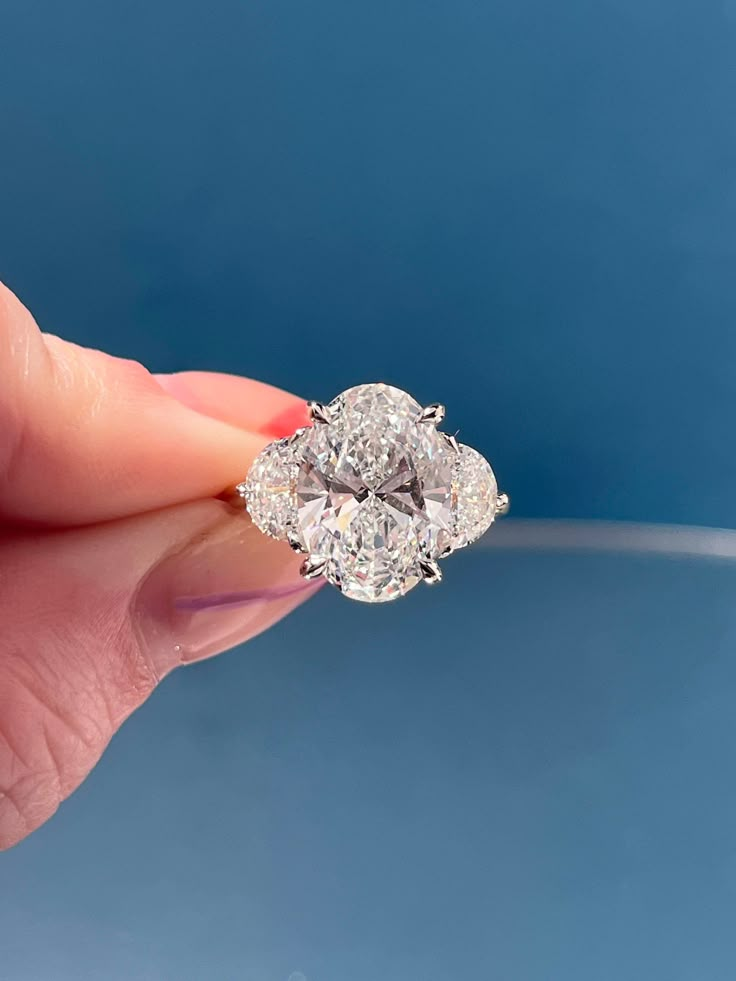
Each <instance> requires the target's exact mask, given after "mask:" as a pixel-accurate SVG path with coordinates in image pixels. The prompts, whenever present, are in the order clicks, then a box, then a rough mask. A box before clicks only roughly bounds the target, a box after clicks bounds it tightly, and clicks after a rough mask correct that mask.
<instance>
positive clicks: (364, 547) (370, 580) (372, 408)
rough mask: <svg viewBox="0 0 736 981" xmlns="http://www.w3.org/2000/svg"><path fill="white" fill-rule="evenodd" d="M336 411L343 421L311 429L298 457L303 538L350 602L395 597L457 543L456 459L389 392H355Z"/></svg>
mask: <svg viewBox="0 0 736 981" xmlns="http://www.w3.org/2000/svg"><path fill="white" fill-rule="evenodd" d="M330 408H331V411H332V412H333V415H334V421H333V422H330V423H328V424H320V425H317V426H315V427H314V428H313V429H311V430H310V431H308V432H307V433H306V434H305V436H304V438H303V440H302V441H301V445H300V447H299V450H298V454H297V458H298V470H297V483H296V504H297V517H296V523H297V526H298V531H299V534H300V536H301V538H302V540H303V542H304V544H305V546H306V548H307V550H308V551H309V553H310V555H312V556H313V557H320V558H324V559H325V560H326V561H327V566H326V572H325V574H326V576H327V578H328V579H329V580H330V582H332V583H333V584H334V585H336V586H339V587H340V589H341V590H342V591H343V593H345V594H346V595H347V596H350V597H352V598H353V599H359V600H364V601H367V602H373V603H375V602H383V601H385V600H390V599H394V598H395V597H396V596H400V595H402V594H404V593H406V592H408V590H410V589H411V588H412V587H413V586H415V585H416V584H417V583H418V582H419V580H420V579H421V570H420V561H421V559H422V558H437V557H438V556H439V555H440V553H441V552H442V551H443V550H444V549H445V548H446V547H447V546H448V545H449V544H450V543H451V541H452V535H453V532H454V529H455V517H454V514H453V489H452V475H453V463H454V459H455V454H454V452H453V451H452V449H451V448H450V447H449V446H448V444H447V443H446V442H445V440H444V439H443V438H442V436H441V435H440V434H439V433H438V432H437V430H436V429H435V428H434V426H432V425H431V424H428V423H421V422H419V421H418V420H419V414H420V411H421V407H420V406H419V404H418V403H417V402H416V401H415V400H414V399H413V398H411V396H409V395H407V394H406V392H402V391H400V390H399V389H397V388H392V387H391V386H389V385H382V384H377V385H360V386H358V387H356V388H351V389H349V390H348V391H347V392H344V393H343V394H342V395H341V396H339V397H338V398H337V399H336V400H335V401H334V402H333V403H331V406H330Z"/></svg>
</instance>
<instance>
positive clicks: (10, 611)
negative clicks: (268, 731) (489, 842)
mask: <svg viewBox="0 0 736 981" xmlns="http://www.w3.org/2000/svg"><path fill="white" fill-rule="evenodd" d="M304 423H306V409H305V406H304V403H303V402H302V401H300V400H299V399H297V398H295V397H294V396H292V395H288V394H286V393H284V392H281V391H278V390H277V389H274V388H271V387H269V386H267V385H264V384H261V383H259V382H255V381H249V380H247V379H242V378H236V377H233V376H229V375H217V374H206V373H200V372H187V373H184V374H180V375H171V376H153V375H151V374H150V373H149V372H148V371H146V369H145V368H143V367H142V366H141V365H140V364H137V363H135V362H131V361H124V360H121V359H119V358H114V357H110V356H109V355H106V354H103V353H101V352H99V351H91V350H87V349H84V348H80V347H77V346H76V345H74V344H69V343H66V342H64V341H62V340H59V338H57V337H52V336H49V335H45V334H42V333H41V332H40V331H39V330H38V328H37V327H36V325H35V323H34V321H33V319H32V317H31V315H30V314H29V313H28V311H27V310H26V309H25V308H24V307H23V306H22V305H21V304H20V302H19V301H18V300H17V299H16V298H15V297H14V296H13V295H12V294H11V293H10V292H9V291H8V290H6V289H5V288H4V287H2V286H0V847H2V848H8V847H10V846H11V845H14V844H15V843H16V842H18V841H20V840H21V839H22V838H23V837H25V836H26V835H27V834H29V833H30V832H31V831H33V830H34V829H35V828H37V827H38V826H39V825H40V824H41V823H42V822H44V821H46V820H47V818H49V817H50V816H51V815H52V814H53V813H54V811H55V810H56V808H57V807H58V806H59V803H60V802H61V801H62V800H64V798H65V797H67V796H68V795H69V794H70V793H71V792H72V791H73V790H74V789H75V788H76V787H77V786H78V785H79V784H80V783H81V781H82V780H84V778H85V777H86V776H87V774H88V773H89V771H90V769H91V768H92V767H93V766H94V764H95V763H96V762H97V760H98V759H99V757H100V755H101V753H102V751H103V750H104V748H105V746H106V745H107V743H108V741H109V740H110V738H111V736H112V735H113V733H114V732H115V731H116V729H117V728H118V727H119V726H120V724H121V723H122V722H123V721H124V720H125V719H126V718H127V717H128V716H129V715H130V713H131V712H132V711H133V710H134V709H135V708H137V707H138V706H139V705H140V704H141V703H142V702H143V701H144V700H145V699H146V698H147V697H148V695H150V693H151V692H152V690H153V689H154V687H155V686H156V684H158V682H159V681H160V680H161V679H162V678H163V677H164V676H165V675H166V674H167V673H168V672H169V671H171V670H172V669H173V668H175V667H177V666H178V665H180V664H186V663H189V662H191V661H197V660H200V659H201V658H205V657H209V656H210V655H212V654H216V653H218V652H219V651H223V650H225V649H226V648H228V647H232V646H233V645H234V644H239V643H242V642H243V641H245V640H248V639H250V638H251V637H253V636H255V635H256V634H258V633H260V632H261V631H262V630H264V629H265V628H266V627H268V626H270V625H271V624H272V623H274V622H275V621H276V620H279V619H280V618H281V617H283V616H284V615H285V614H286V613H288V612H289V611H290V610H291V609H292V608H293V607H295V606H296V605H297V604H298V603H300V602H301V601H302V600H303V599H305V598H306V597H307V596H309V595H311V594H312V593H313V592H314V588H315V587H314V586H313V585H309V584H306V583H304V581H303V580H301V579H300V577H299V574H298V569H299V561H300V560H299V557H298V556H296V555H294V554H293V553H292V551H291V550H290V549H289V547H288V546H287V545H285V544H283V543H280V542H274V541H271V540H269V539H268V538H266V537H265V536H264V535H262V534H261V533H260V532H259V531H257V529H255V528H254V527H253V526H252V525H251V524H250V522H249V521H248V519H247V517H246V516H245V515H244V514H242V513H239V514H238V513H235V512H234V511H233V509H232V508H230V507H229V506H228V505H227V504H225V503H224V502H222V501H219V500H216V499H215V497H216V495H217V494H218V493H220V492H221V491H222V490H223V489H224V488H226V487H227V486H229V485H233V484H235V483H237V482H238V481H239V480H241V479H242V478H243V476H244V475H245V473H246V472H247V470H248V467H249V466H250V463H251V461H252V460H253V458H254V456H255V455H256V454H257V453H258V452H259V450H260V449H261V448H262V447H263V446H264V445H265V444H266V443H267V442H269V441H270V440H271V439H273V438H275V437H277V436H282V435H285V434H287V433H290V432H292V431H293V430H294V429H296V428H297V427H298V426H299V425H303V424H304Z"/></svg>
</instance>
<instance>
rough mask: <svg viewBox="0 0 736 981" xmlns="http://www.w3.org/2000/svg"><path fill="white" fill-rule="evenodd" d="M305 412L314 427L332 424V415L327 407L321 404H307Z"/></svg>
mask: <svg viewBox="0 0 736 981" xmlns="http://www.w3.org/2000/svg"><path fill="white" fill-rule="evenodd" d="M307 412H308V413H309V418H310V419H311V420H312V422H313V423H314V424H315V425H324V426H326V425H328V424H329V423H330V422H332V413H331V412H330V409H329V406H327V405H325V404H324V403H323V402H307Z"/></svg>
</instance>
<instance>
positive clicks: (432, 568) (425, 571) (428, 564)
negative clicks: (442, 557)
mask: <svg viewBox="0 0 736 981" xmlns="http://www.w3.org/2000/svg"><path fill="white" fill-rule="evenodd" d="M419 568H420V569H421V570H422V578H423V579H424V581H425V582H426V583H429V585H430V586H431V585H433V584H434V583H436V582H440V580H441V579H442V569H440V566H439V562H437V561H436V560H435V559H422V561H421V562H420V563H419Z"/></svg>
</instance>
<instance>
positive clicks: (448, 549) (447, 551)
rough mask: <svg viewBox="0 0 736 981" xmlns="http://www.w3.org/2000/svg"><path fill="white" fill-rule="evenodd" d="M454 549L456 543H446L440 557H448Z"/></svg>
mask: <svg viewBox="0 0 736 981" xmlns="http://www.w3.org/2000/svg"><path fill="white" fill-rule="evenodd" d="M454 551H455V546H454V545H452V544H450V545H445V547H444V548H443V549H442V551H441V552H440V556H439V557H440V558H441V559H446V558H447V556H448V555H452V553H453V552H454Z"/></svg>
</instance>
